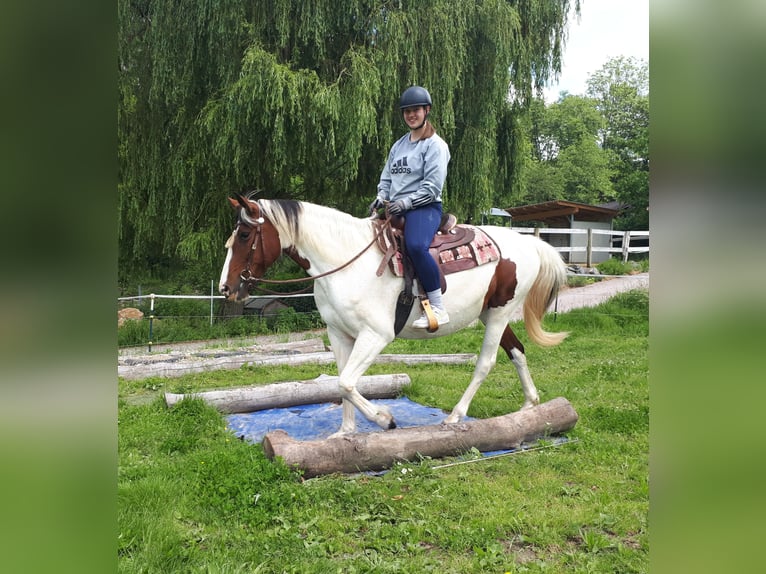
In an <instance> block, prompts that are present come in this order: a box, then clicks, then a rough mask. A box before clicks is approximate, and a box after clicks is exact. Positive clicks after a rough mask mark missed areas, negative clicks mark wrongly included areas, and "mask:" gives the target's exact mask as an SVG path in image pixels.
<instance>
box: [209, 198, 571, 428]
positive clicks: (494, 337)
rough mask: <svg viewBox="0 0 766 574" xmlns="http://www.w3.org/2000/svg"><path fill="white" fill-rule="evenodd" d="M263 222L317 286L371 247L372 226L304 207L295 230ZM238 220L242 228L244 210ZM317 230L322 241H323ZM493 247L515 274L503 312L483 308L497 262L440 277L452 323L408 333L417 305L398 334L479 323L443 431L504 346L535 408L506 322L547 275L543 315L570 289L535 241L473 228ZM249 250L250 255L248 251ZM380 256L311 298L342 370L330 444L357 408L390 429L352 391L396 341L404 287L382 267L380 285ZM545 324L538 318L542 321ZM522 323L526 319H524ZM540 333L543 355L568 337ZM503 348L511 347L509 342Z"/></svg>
mask: <svg viewBox="0 0 766 574" xmlns="http://www.w3.org/2000/svg"><path fill="white" fill-rule="evenodd" d="M252 203H253V204H254V205H255V204H256V203H257V206H258V208H259V212H260V214H261V215H262V217H264V218H265V219H266V220H268V221H270V222H271V223H272V224H273V225H274V227H275V228H276V230H277V231H278V233H279V240H280V243H281V247H282V249H289V248H294V249H295V250H296V251H297V254H298V255H299V256H300V257H301V258H303V259H305V260H307V261H308V262H309V263H310V266H309V267H308V269H307V272H308V273H309V275H311V276H319V275H322V274H325V273H328V272H332V271H333V270H335V269H337V268H338V267H341V266H342V265H343V264H344V263H347V262H348V261H350V260H351V259H353V258H354V257H355V256H357V255H358V254H359V252H360V250H361V249H362V248H363V247H364V246H365V245H368V244H369V243H370V242H371V241H372V240H373V238H374V236H375V233H376V231H377V227H376V226H375V225H374V224H373V222H372V221H371V220H370V219H359V218H355V217H352V216H350V215H348V214H345V213H342V212H340V211H337V210H335V209H331V208H327V207H322V206H319V205H314V204H310V203H306V202H300V203H299V204H298V205H299V206H300V209H299V210H298V211H299V213H301V215H300V221H297V222H295V221H292V222H291V221H288V220H286V219H285V217H284V216H285V213H284V211H283V210H282V209H281V208H280V203H279V202H273V201H268V200H260V201H258V202H252ZM240 218H241V219H242V220H243V221H245V222H246V221H247V219H248V216H247V214H246V213H245V210H244V209H243V210H242V214H241V215H240ZM320 228H321V231H320ZM479 229H481V230H482V231H484V232H485V233H486V234H487V235H488V236H489V237H490V238H491V239H492V240H494V241H495V243H496V244H497V246H498V248H499V251H500V256H501V259H500V261H502V260H503V259H505V260H510V261H511V262H512V263H513V264H515V280H516V286H515V289H513V290H512V295H511V297H510V298H509V300H508V301H507V302H504V304H495V305H494V306H490V305H488V304H487V298H488V292H489V291H490V286H491V284H492V283H493V279H495V281H497V280H498V279H497V277H498V275H497V271H498V269H497V267H498V265H499V264H500V261H495V262H490V263H486V264H484V265H480V266H478V267H474V268H472V269H469V270H466V271H461V272H458V273H452V274H450V275H447V276H446V281H447V289H446V291H445V292H444V295H443V300H444V304H445V306H446V308H447V310H448V312H449V314H450V322H449V323H447V324H445V325H443V326H441V327H439V329H438V331H436V332H434V333H429V332H428V331H427V330H425V329H414V328H412V327H410V326H409V325H410V324H411V323H412V321H414V320H415V319H416V318H417V317H419V316H420V313H421V308H420V305H418V304H417V303H416V304H415V305H414V306H413V310H412V312H411V314H410V317H409V319H408V321H407V324H406V326H405V327H404V328H403V329H402V331H401V332H400V333H399V335H398V336H399V337H403V338H409V339H431V338H434V337H440V336H445V335H449V334H452V333H455V332H457V331H459V330H461V329H463V328H465V327H467V326H468V325H470V324H471V323H473V322H474V321H475V320H476V319H477V318H478V319H481V321H482V322H483V323H484V324H485V337H484V342H483V344H482V349H481V353H480V355H479V359H478V361H477V364H476V367H475V370H474V375H473V378H472V380H471V383H470V385H469V387H468V389H467V390H466V391H465V393H464V395H463V397H462V398H461V400H460V402H459V403H458V404H457V405H456V406H455V408H454V409H453V411H452V413H451V414H450V415H449V417H447V419H446V421H445V422H447V423H454V422H458V421H459V420H460V419H461V418H462V417H464V416H465V414H466V412H467V410H468V407H469V405H470V402H471V400H472V398H473V396H474V394H475V393H476V391H477V390H478V388H479V386H480V385H481V383H482V381H483V380H484V379H485V378H486V376H487V375H488V373H489V371H490V370H491V369H492V367H493V366H494V365H495V362H496V359H497V349H498V346H499V345H500V344H501V339H502V340H503V347H504V349H505V350H506V352H507V353H508V355H509V357H510V358H511V360H512V361H513V363H514V365H515V366H516V369H517V372H518V374H519V378H520V380H521V383H522V388H523V390H524V394H525V403H524V407H529V406H532V405H535V404H537V403H538V402H539V397H538V395H537V390H536V389H535V387H534V384H533V383H532V378H531V376H530V375H529V371H528V369H527V366H526V358H525V356H524V352H523V346H522V345H521V344H520V342H519V341H518V339H516V337H515V335H514V334H513V332H512V331H511V330H510V328H509V327H508V322H509V320H510V317H511V315H512V313H513V312H514V311H515V310H516V309H517V308H518V307H519V306H520V305H522V304H524V302H525V300H526V298H527V295H528V294H529V293H530V290H532V289H533V286H534V285H535V282H536V281H538V280H539V279H538V278H539V277H541V275H543V273H542V272H541V270H542V271H545V272H547V273H548V275H550V277H548V278H547V281H548V283H547V284H546V292H545V293H541V294H540V295H538V298H539V297H543V298H544V299H545V301H544V302H543V311H544V308H545V307H547V305H548V303H549V302H550V299H551V298H552V297H553V295H554V294H555V290H556V289H558V286H559V285H560V284H561V282H562V281H564V280H565V279H566V275H565V267H564V264H563V262H562V260H561V257H560V256H559V255H558V253H557V252H556V251H555V250H554V249H553V248H552V247H551V246H550V245H548V244H547V243H545V242H543V241H541V240H540V239H538V238H536V237H533V236H529V235H522V234H519V233H518V232H516V231H513V230H511V229H509V228H503V227H494V226H479ZM253 249H255V247H253ZM382 258H383V254H382V253H381V252H380V251H379V250H378V249H377V248H374V247H373V248H370V249H368V250H366V251H365V252H364V253H363V254H362V255H361V256H359V257H358V258H357V259H356V260H355V261H354V262H353V263H351V264H350V265H348V266H346V267H344V268H342V269H340V270H338V271H336V272H332V273H329V274H328V275H324V276H322V277H319V278H317V279H316V280H315V284H314V298H315V300H316V305H317V309H318V310H319V313H320V314H321V316H322V319H323V320H324V322H325V323H326V324H327V333H328V337H329V339H330V343H331V346H332V350H333V353H334V355H335V359H336V362H337V365H338V373H339V384H340V387H341V391H342V393H343V396H344V401H343V423H342V425H341V428H340V430H339V431H338V433H336V434H344V433H350V432H354V430H355V428H356V423H355V418H354V407H356V408H358V409H359V410H360V412H362V414H363V415H364V416H365V417H367V418H368V419H369V420H372V421H375V422H376V423H378V424H379V425H380V426H381V427H383V428H393V427H394V426H395V423H394V422H393V417H392V415H391V413H390V412H389V411H388V409H387V408H386V407H383V406H376V405H374V404H373V403H370V402H369V401H368V400H367V399H365V398H364V397H362V395H361V394H359V392H358V391H357V390H356V384H357V381H358V380H359V378H360V377H361V376H362V375H363V374H364V372H365V371H366V370H367V368H368V367H369V366H370V365H371V364H372V362H373V361H374V360H375V358H376V357H377V356H378V355H379V354H380V352H381V351H382V350H383V349H384V348H385V347H386V345H388V344H389V343H390V342H391V341H393V340H394V338H395V336H396V335H395V333H394V315H395V308H396V301H397V298H398V296H399V293H400V292H401V291H402V289H403V288H404V280H403V278H401V277H396V276H395V275H394V274H393V273H392V272H391V271H390V270H389V269H388V267H386V269H385V271H384V273H383V274H382V276H380V277H378V276H377V275H376V271H377V270H378V267H379V266H380V263H381V260H382ZM230 259H231V248H230V253H229V256H227V264H226V265H225V266H224V270H223V272H222V284H221V290H222V292H224V287H225V284H224V278H225V277H226V276H227V275H228V273H229V270H228V269H227V265H228V262H229V260H230ZM540 314H541V313H540ZM525 320H526V321H527V323H529V322H530V320H529V319H527V313H526V309H525ZM535 321H536V324H537V326H536V329H535V330H532V329H530V328H529V327H528V329H527V330H528V334H529V335H530V337H531V338H532V339H533V340H535V341H536V342H538V343H540V344H543V345H550V344H556V343H558V342H560V341H561V340H562V339H563V338H564V337H565V336H566V334H565V333H556V334H551V333H545V332H544V331H542V330H541V329H540V328H539V317H536V318H535ZM546 337H547V338H546ZM506 338H507V341H506Z"/></svg>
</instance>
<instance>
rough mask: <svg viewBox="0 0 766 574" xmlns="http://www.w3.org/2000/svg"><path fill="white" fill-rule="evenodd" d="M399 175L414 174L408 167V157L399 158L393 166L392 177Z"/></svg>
mask: <svg viewBox="0 0 766 574" xmlns="http://www.w3.org/2000/svg"><path fill="white" fill-rule="evenodd" d="M397 173H412V169H410V168H409V167H407V156H404V157H402V158H399V159H398V160H396V161H395V162H394V165H392V166H391V175H396V174H397Z"/></svg>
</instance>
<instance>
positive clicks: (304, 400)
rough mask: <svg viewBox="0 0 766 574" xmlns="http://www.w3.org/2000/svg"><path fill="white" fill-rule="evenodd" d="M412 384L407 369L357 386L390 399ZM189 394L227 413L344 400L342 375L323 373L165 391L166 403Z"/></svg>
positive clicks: (373, 395) (367, 394) (365, 392)
mask: <svg viewBox="0 0 766 574" xmlns="http://www.w3.org/2000/svg"><path fill="white" fill-rule="evenodd" d="M409 384H410V377H409V375H407V374H404V373H398V374H393V375H367V376H363V377H361V378H360V379H359V383H358V384H357V389H358V390H359V392H360V393H361V394H362V395H364V396H365V397H367V398H368V399H387V398H394V397H398V396H399V395H401V394H402V389H403V388H404V387H405V386H406V385H409ZM188 396H193V397H199V398H201V399H202V400H204V401H205V402H207V403H208V404H210V405H213V406H214V407H215V408H217V409H218V410H219V411H221V412H223V413H250V412H253V411H260V410H265V409H275V408H285V407H293V406H296V405H311V404H315V403H329V402H337V401H340V400H341V394H340V388H339V387H338V377H336V376H329V375H319V376H318V377H317V378H316V379H310V380H307V381H287V382H284V383H274V384H270V385H262V386H253V387H239V388H236V389H224V390H220V391H205V392H200V393H189V394H176V393H165V403H166V404H167V405H168V407H172V406H173V405H175V404H176V403H177V402H178V401H180V400H182V399H183V398H184V397H188Z"/></svg>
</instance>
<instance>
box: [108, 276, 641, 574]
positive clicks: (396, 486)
mask: <svg viewBox="0 0 766 574" xmlns="http://www.w3.org/2000/svg"><path fill="white" fill-rule="evenodd" d="M545 326H546V328H547V329H549V330H567V331H571V335H570V337H569V338H568V339H567V340H565V341H564V343H562V344H561V345H559V346H558V347H555V348H553V349H541V348H538V347H536V346H534V345H533V344H531V343H529V344H527V357H528V361H529V367H530V370H531V372H532V376H533V377H534V379H535V382H536V384H537V386H538V390H539V391H540V396H541V400H543V401H547V400H550V399H552V398H554V397H557V396H563V397H566V398H567V399H568V400H569V401H570V402H571V403H572V405H573V406H574V408H575V409H576V410H577V412H578V414H579V417H580V419H579V421H578V423H577V426H576V427H575V428H574V429H573V430H572V431H571V432H569V433H568V436H569V437H570V439H576V440H572V441H571V442H569V443H567V444H564V445H562V446H556V447H549V448H543V449H540V450H534V451H529V452H524V453H520V454H513V455H510V456H506V457H502V458H495V459H491V460H482V459H479V460H476V461H475V462H471V463H468V464H461V465H456V466H449V467H443V468H437V466H439V465H442V464H444V463H445V461H443V460H440V461H436V460H430V459H424V460H420V461H415V462H412V463H408V464H403V465H397V466H395V467H394V468H393V469H392V470H391V471H390V472H388V473H386V474H384V475H383V476H368V475H357V476H341V475H334V476H327V477H321V478H315V479H311V480H307V481H303V480H302V479H301V477H300V476H299V475H298V474H297V473H295V472H293V471H291V470H290V469H288V468H286V467H285V466H284V465H282V464H279V463H276V462H271V461H269V460H267V459H266V458H265V456H264V454H263V452H262V449H261V447H260V445H251V444H247V443H244V442H242V441H239V440H237V439H236V438H235V437H234V435H233V434H232V433H230V432H229V431H227V429H226V425H225V419H224V418H223V416H222V415H220V414H219V413H217V412H216V411H214V410H213V409H211V408H210V407H208V406H206V405H205V404H203V403H202V402H200V401H195V400H185V401H183V402H182V403H180V404H179V405H178V406H177V407H175V408H174V409H173V410H168V409H167V408H166V407H165V405H164V401H163V399H162V397H161V393H162V392H164V391H171V392H189V391H193V390H202V389H205V390H207V389H212V388H217V387H229V386H242V385H248V384H265V383H270V382H275V381H282V380H298V379H309V378H314V377H316V376H317V375H318V374H319V373H320V372H327V373H328V374H336V372H335V371H334V370H332V369H331V368H329V367H327V366H322V367H319V366H316V365H314V366H304V367H300V368H287V367H278V368H274V367H267V368H253V367H244V368H242V369H239V370H236V371H225V372H223V371H222V372H214V373H204V374H198V375H189V376H186V377H183V378H179V379H157V378H155V379H148V380H143V381H127V380H120V383H119V385H120V387H119V397H120V398H119V421H118V424H119V473H118V481H119V484H118V493H119V494H118V496H119V498H118V536H119V540H118V552H119V560H118V564H119V571H120V572H124V573H138V572H144V573H152V572H156V573H158V574H159V573H162V574H167V573H175V572H195V573H196V572H200V573H203V572H204V573H211V574H212V573H221V574H224V573H256V572H257V573H283V572H288V573H293V572H295V573H325V572H327V573H344V574H345V573H354V572H359V573H368V572H369V573H373V572H374V573H378V572H380V573H383V572H392V573H393V572H396V573H410V572H411V573H416V572H417V573H420V572H439V573H456V574H457V573H461V574H463V573H492V572H498V573H501V574H502V573H505V572H567V573H570V572H609V573H612V572H620V573H627V572H646V571H648V564H649V549H648V525H647V521H648V504H649V503H648V500H649V492H648V491H649V488H648V450H649V389H648V382H647V375H648V361H647V351H648V337H647V336H648V295H647V294H646V293H644V292H640V291H634V292H629V293H624V294H621V295H618V296H617V297H615V298H614V299H612V300H610V301H609V302H607V303H605V304H602V305H601V306H599V307H596V308H593V309H582V310H578V311H576V312H570V313H566V314H560V315H558V317H557V318H556V321H555V322H554V320H553V317H552V316H549V317H548V318H547V319H546V324H545ZM516 331H517V334H519V336H520V338H522V340H523V341H524V342H525V343H526V341H527V340H526V336H525V335H526V334H525V333H524V330H523V326H521V325H519V326H518V328H517V329H516ZM481 338H482V328H481V327H476V328H473V329H468V330H465V331H463V332H461V333H458V334H455V335H452V336H450V337H445V338H443V339H437V340H435V341H431V342H415V341H403V340H401V341H400V340H397V341H395V342H394V343H392V344H391V345H390V346H389V347H388V348H387V349H386V350H385V351H384V352H386V353H400V352H401V353H414V352H423V353H455V352H476V351H478V348H479V346H480V344H481ZM471 371H472V365H454V366H445V365H421V366H412V367H405V366H404V365H374V366H373V367H372V368H371V369H370V371H369V374H373V373H393V372H407V373H409V375H410V377H411V379H412V384H411V385H410V387H409V388H408V389H407V391H406V394H407V396H409V397H410V398H411V399H413V400H415V401H417V402H419V403H422V404H425V405H428V406H434V407H439V408H442V409H445V410H450V409H451V408H452V406H454V404H455V403H456V402H457V400H458V399H459V397H460V395H461V394H462V392H463V391H464V389H465V387H466V386H467V384H468V381H469V379H470V375H471ZM136 399H140V400H136ZM522 402H523V394H522V392H521V388H520V385H519V382H518V378H517V376H516V373H515V369H514V368H513V365H512V364H511V363H510V361H509V360H508V358H507V357H506V356H505V355H504V354H503V353H502V352H501V354H500V355H499V357H498V363H497V366H496V367H495V369H494V370H493V371H492V373H491V374H490V376H489V378H488V379H487V381H486V382H485V383H484V385H483V386H482V388H481V389H480V391H479V392H478V394H477V396H476V398H475V399H474V401H473V403H472V405H471V409H470V411H469V415H470V416H473V417H479V418H485V417H490V416H497V415H502V414H506V413H508V412H511V411H514V410H516V409H518V408H519V406H520V405H521V403H522Z"/></svg>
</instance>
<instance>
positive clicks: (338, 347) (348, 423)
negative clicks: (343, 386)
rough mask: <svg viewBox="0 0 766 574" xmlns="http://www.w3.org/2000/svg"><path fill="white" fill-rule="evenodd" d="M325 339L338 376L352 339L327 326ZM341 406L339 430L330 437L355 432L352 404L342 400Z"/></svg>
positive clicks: (345, 361) (344, 399)
mask: <svg viewBox="0 0 766 574" xmlns="http://www.w3.org/2000/svg"><path fill="white" fill-rule="evenodd" d="M327 337H328V338H329V339H330V346H331V348H332V353H333V355H334V356H335V364H336V365H338V374H339V375H340V374H341V373H342V372H343V370H344V369H345V368H346V363H348V358H349V356H350V355H351V350H352V349H353V348H354V339H353V338H352V337H349V336H348V335H346V334H345V333H343V332H340V331H336V330H335V329H332V328H331V327H329V326H328V327H327ZM341 404H342V405H343V420H342V422H341V425H340V430H339V431H338V432H336V433H334V434H333V435H332V436H336V435H343V434H348V433H352V432H354V431H355V430H356V411H354V405H353V403H351V402H350V401H349V400H348V399H346V398H342V399H341Z"/></svg>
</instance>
